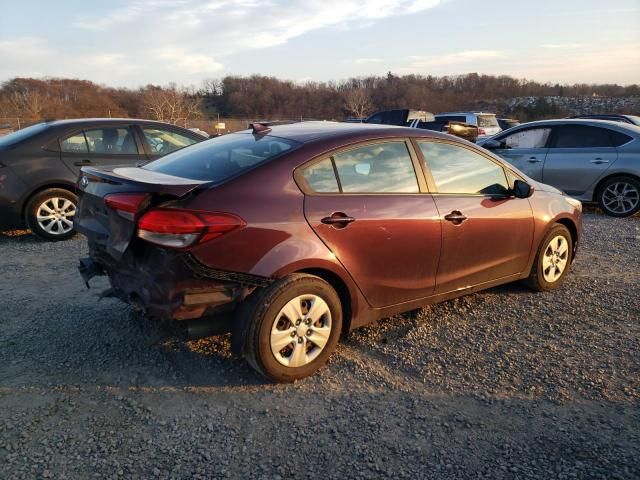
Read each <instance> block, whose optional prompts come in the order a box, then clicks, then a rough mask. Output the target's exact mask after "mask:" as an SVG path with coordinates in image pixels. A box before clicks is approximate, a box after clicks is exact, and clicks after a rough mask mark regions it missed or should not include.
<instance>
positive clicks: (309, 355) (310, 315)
mask: <svg viewBox="0 0 640 480" xmlns="http://www.w3.org/2000/svg"><path fill="white" fill-rule="evenodd" d="M330 336H331V310H330V309H329V306H328V305H327V302H325V301H324V300H323V299H322V298H321V297H319V296H318V295H299V296H297V297H295V298H293V299H291V300H290V301H289V302H287V304H286V305H285V306H284V307H282V309H281V310H280V312H279V313H278V315H276V318H275V320H274V322H273V325H272V327H271V336H270V345H271V352H272V353H273V356H274V357H275V359H276V360H277V361H278V363H280V364H281V365H284V366H286V367H291V368H296V367H302V366H305V365H307V364H309V363H310V362H312V361H313V360H315V359H316V358H317V357H318V355H320V353H321V352H322V350H324V347H325V346H326V344H327V342H328V341H329V338H330Z"/></svg>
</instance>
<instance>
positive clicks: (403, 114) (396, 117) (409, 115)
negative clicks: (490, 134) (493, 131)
mask: <svg viewBox="0 0 640 480" xmlns="http://www.w3.org/2000/svg"><path fill="white" fill-rule="evenodd" d="M364 123H375V124H384V125H398V126H406V127H410V128H422V129H424V130H433V131H434V132H442V133H448V134H450V135H455V136H456V137H460V138H464V139H465V140H468V141H470V142H473V143H475V141H476V139H477V138H478V127H476V126H474V125H469V124H468V123H462V122H454V121H449V120H436V118H435V116H434V115H433V113H430V112H425V111H424V110H410V109H399V110H384V111H381V112H376V113H374V114H373V115H371V116H370V117H369V118H367V119H366V120H365V121H364Z"/></svg>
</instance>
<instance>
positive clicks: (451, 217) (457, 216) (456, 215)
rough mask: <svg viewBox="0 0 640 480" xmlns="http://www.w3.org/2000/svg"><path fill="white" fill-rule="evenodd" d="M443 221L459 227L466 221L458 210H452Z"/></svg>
mask: <svg viewBox="0 0 640 480" xmlns="http://www.w3.org/2000/svg"><path fill="white" fill-rule="evenodd" d="M444 219H445V220H447V221H448V222H451V223H453V224H454V225H460V224H461V223H462V222H464V221H465V220H466V219H467V217H465V216H464V215H463V214H462V213H461V212H460V211H459V210H454V211H453V212H451V213H450V214H448V215H445V216H444Z"/></svg>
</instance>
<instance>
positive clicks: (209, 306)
mask: <svg viewBox="0 0 640 480" xmlns="http://www.w3.org/2000/svg"><path fill="white" fill-rule="evenodd" d="M82 172H83V177H82V182H81V183H80V185H81V194H80V203H79V213H78V216H77V221H76V224H77V228H78V230H79V231H80V232H81V233H83V234H84V235H86V236H87V238H88V240H89V250H90V258H87V259H83V260H82V261H81V272H82V274H83V277H84V278H85V280H86V281H87V282H88V281H89V280H90V279H91V277H92V276H94V275H97V274H106V275H108V276H109V280H110V283H111V286H112V290H111V292H112V293H113V294H114V295H116V296H118V298H120V299H122V300H124V301H126V302H130V303H133V304H136V305H138V306H139V307H142V308H144V309H145V310H146V311H147V313H148V314H150V315H151V316H153V317H155V318H160V319H164V320H167V321H172V320H175V321H177V322H183V324H185V323H186V324H187V325H189V322H192V324H193V322H196V325H200V324H201V323H202V322H211V321H212V320H211V319H212V318H215V316H216V315H224V314H227V315H228V314H229V313H231V312H233V313H234V315H235V316H234V317H233V318H234V321H233V322H232V323H229V324H227V325H228V327H227V328H229V329H231V330H232V332H233V334H232V343H233V348H234V350H235V351H236V352H237V353H240V354H243V355H244V356H245V357H246V358H247V360H248V361H249V363H250V364H251V365H252V366H253V367H254V368H256V369H257V370H258V371H260V372H262V373H263V374H265V375H266V376H267V377H269V378H272V379H276V380H282V381H290V380H294V379H296V378H301V377H304V376H307V375H310V374H312V373H313V372H314V371H315V370H317V369H318V368H319V367H320V366H321V365H322V364H324V362H325V361H326V360H327V358H328V356H329V355H330V354H331V351H332V350H333V348H334V347H335V345H336V343H337V341H338V337H339V336H340V334H341V333H342V331H349V330H350V329H353V328H356V327H358V326H361V325H364V324H366V323H368V322H371V321H373V320H376V319H378V318H381V317H386V316H389V315H392V314H395V313H399V312H403V311H407V310H411V309H414V308H418V307H420V306H423V305H425V304H428V303H434V302H438V301H442V300H446V299H449V298H453V297H456V296H459V295H462V294H465V293H470V292H474V291H477V290H480V289H483V288H488V287H491V286H494V285H498V284H502V283H506V282H510V281H515V280H520V279H526V280H527V282H528V283H529V285H530V286H532V287H533V288H535V289H537V290H549V289H552V288H555V287H557V286H558V285H559V283H560V282H561V281H562V279H563V278H564V276H565V275H566V272H567V270H568V267H569V265H570V263H571V261H572V259H573V256H574V254H575V251H576V247H577V245H578V243H579V236H580V231H581V205H580V202H577V201H575V200H573V199H570V198H569V197H566V196H563V195H562V194H561V192H559V191H558V190H556V189H554V188H553V187H549V186H547V185H543V184H539V183H536V182H534V181H533V180H529V179H527V177H525V176H524V175H522V174H521V173H519V172H518V171H516V170H515V169H513V168H510V167H506V166H505V164H504V163H503V162H502V161H501V160H500V159H499V158H497V157H495V156H494V155H492V154H491V153H489V152H487V151H486V150H483V149H481V148H478V147H475V146H474V145H471V144H469V143H468V142H463V141H461V140H459V139H456V138H454V137H452V136H450V135H442V134H439V133H436V132H430V131H428V130H420V129H408V128H398V127H388V126H380V125H358V124H347V123H332V122H305V123H298V124H292V125H281V126H276V127H273V129H270V128H268V127H265V126H263V125H254V126H253V130H250V131H245V132H241V133H236V134H230V135H225V136H223V137H219V138H216V139H212V140H211V141H208V142H205V143H202V144H200V145H196V146H194V147H191V148H189V149H186V150H184V151H180V152H176V153H173V154H171V155H168V156H167V157H165V158H163V159H160V160H157V161H155V162H152V163H149V164H147V165H145V166H143V167H142V168H114V169H97V168H90V167H84V168H83V169H82ZM292 172H293V175H292ZM550 212H553V213H550ZM460 252H464V255H461V254H460ZM218 318H220V317H218ZM222 318H225V317H224V316H223V317H222Z"/></svg>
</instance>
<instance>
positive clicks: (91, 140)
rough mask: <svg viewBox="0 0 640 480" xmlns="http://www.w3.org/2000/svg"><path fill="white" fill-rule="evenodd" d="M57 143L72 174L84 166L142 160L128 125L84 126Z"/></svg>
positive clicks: (106, 165)
mask: <svg viewBox="0 0 640 480" xmlns="http://www.w3.org/2000/svg"><path fill="white" fill-rule="evenodd" d="M59 142H60V150H61V158H62V161H63V162H64V163H65V165H66V166H67V167H68V168H69V169H70V170H71V171H72V172H74V174H75V175H78V174H79V173H80V168H82V167H83V166H94V167H100V168H109V167H115V166H118V165H129V166H131V165H136V164H138V163H139V162H140V161H141V160H142V156H141V154H140V152H139V149H138V144H137V141H136V137H135V133H134V131H133V129H132V128H131V127H130V126H129V125H122V124H120V125H116V124H114V125H101V126H94V127H87V128H84V129H82V130H79V131H75V132H72V133H70V134H67V135H65V136H63V137H62V138H60V141H59Z"/></svg>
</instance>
